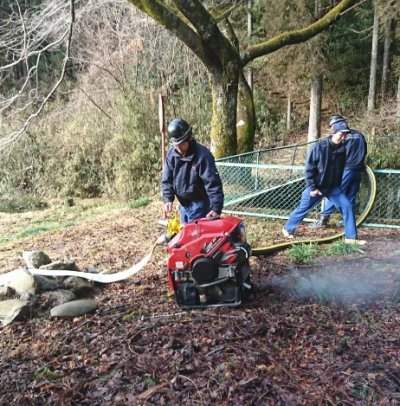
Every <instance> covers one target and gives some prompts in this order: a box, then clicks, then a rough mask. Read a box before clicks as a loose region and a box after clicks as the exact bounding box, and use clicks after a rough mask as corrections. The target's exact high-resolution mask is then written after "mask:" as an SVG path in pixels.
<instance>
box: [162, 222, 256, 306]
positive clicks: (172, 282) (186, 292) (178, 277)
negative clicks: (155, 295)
mask: <svg viewBox="0 0 400 406" xmlns="http://www.w3.org/2000/svg"><path fill="white" fill-rule="evenodd" d="M168 254H169V255H168V259H167V266H168V282H169V286H170V289H171V292H173V293H174V295H175V298H176V301H177V303H178V304H179V305H180V306H181V307H183V308H196V307H208V306H238V305H240V304H241V303H242V300H243V299H244V297H245V296H246V295H247V293H249V291H250V289H251V285H250V266H249V257H250V255H251V248H250V246H249V245H248V244H247V242H246V233H245V226H244V224H243V222H242V220H241V219H240V218H238V217H234V216H224V217H220V218H217V219H212V220H209V219H200V220H196V221H194V222H191V223H187V224H185V225H184V226H183V228H182V229H181V230H180V231H179V232H178V234H176V235H175V236H174V237H173V238H172V239H171V240H170V241H169V243H168Z"/></svg>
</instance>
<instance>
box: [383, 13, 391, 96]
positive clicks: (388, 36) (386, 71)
mask: <svg viewBox="0 0 400 406" xmlns="http://www.w3.org/2000/svg"><path fill="white" fill-rule="evenodd" d="M393 31H394V24H393V19H389V20H388V21H386V25H385V43H384V47H383V62H382V84H381V98H382V101H383V100H384V99H385V96H386V92H387V82H388V75H389V60H390V46H391V44H392V40H393Z"/></svg>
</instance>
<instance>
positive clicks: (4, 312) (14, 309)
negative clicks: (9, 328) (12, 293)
mask: <svg viewBox="0 0 400 406" xmlns="http://www.w3.org/2000/svg"><path fill="white" fill-rule="evenodd" d="M29 308H30V306H29V302H28V301H27V300H20V299H9V300H3V301H2V302H0V323H1V324H2V325H3V326H6V325H7V324H10V323H11V322H12V321H13V320H14V319H16V318H17V317H18V316H21V317H22V316H23V315H25V314H26V313H28V312H29Z"/></svg>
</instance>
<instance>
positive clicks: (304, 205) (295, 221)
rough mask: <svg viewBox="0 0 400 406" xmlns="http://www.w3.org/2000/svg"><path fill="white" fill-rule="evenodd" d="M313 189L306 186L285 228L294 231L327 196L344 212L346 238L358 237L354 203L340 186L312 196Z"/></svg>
mask: <svg viewBox="0 0 400 406" xmlns="http://www.w3.org/2000/svg"><path fill="white" fill-rule="evenodd" d="M310 192H311V189H310V188H308V187H307V188H306V189H305V190H304V191H303V194H302V196H301V200H300V203H299V205H298V206H297V207H296V208H295V209H294V210H293V211H292V213H291V214H290V216H289V219H288V220H287V222H286V224H285V226H284V228H285V229H286V230H287V231H288V232H289V233H293V232H294V230H295V229H296V228H297V227H298V226H299V224H300V223H301V222H302V221H303V219H304V217H306V215H307V214H308V213H309V212H310V211H311V210H312V209H313V208H314V207H315V206H316V205H317V204H318V203H319V202H320V201H321V200H322V199H323V198H324V197H327V198H328V199H329V200H330V201H331V202H332V203H333V204H334V205H335V207H336V208H337V209H338V210H339V211H340V212H341V213H342V215H343V222H344V235H345V237H346V238H351V239H356V238H357V228H356V220H355V216H354V210H353V205H352V204H351V203H350V201H349V199H348V198H347V197H346V195H345V194H344V193H343V192H342V189H341V188H340V187H337V186H335V187H333V188H331V189H328V191H326V192H325V193H323V194H322V195H321V196H315V197H311V196H310Z"/></svg>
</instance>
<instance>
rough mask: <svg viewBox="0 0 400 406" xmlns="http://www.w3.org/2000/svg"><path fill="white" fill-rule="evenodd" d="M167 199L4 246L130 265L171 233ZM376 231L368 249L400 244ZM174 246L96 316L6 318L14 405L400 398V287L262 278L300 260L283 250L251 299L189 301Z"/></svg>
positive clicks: (112, 294) (1, 364) (107, 289)
mask: <svg viewBox="0 0 400 406" xmlns="http://www.w3.org/2000/svg"><path fill="white" fill-rule="evenodd" d="M159 209H160V205H159V204H154V205H150V207H147V208H142V209H137V210H121V211H118V212H117V213H115V214H112V213H111V214H109V215H107V216H106V215H104V216H103V217H101V218H96V219H94V220H91V221H89V222H87V223H86V224H81V225H77V226H74V227H70V228H67V229H65V230H61V231H57V232H49V233H44V234H41V235H38V236H36V237H32V238H30V239H25V240H24V241H22V242H18V243H14V244H13V245H12V247H13V248H10V247H9V250H4V251H2V252H1V257H0V263H1V264H2V265H3V266H4V265H5V264H8V263H10V262H11V261H12V256H15V257H17V253H18V252H19V250H30V249H42V250H43V251H45V252H46V253H48V254H49V255H50V256H51V257H52V259H61V258H62V257H64V256H67V257H73V258H74V259H75V260H76V263H77V265H78V266H80V267H81V268H83V269H84V268H85V267H87V266H96V267H100V268H106V269H107V270H109V271H118V270H122V269H126V268H127V267H129V266H131V265H132V263H135V262H137V261H138V260H139V259H140V258H141V257H142V256H143V255H144V254H145V253H146V252H147V250H148V248H149V246H150V245H151V243H152V242H153V241H154V240H155V238H156V237H157V236H158V234H160V229H158V228H157V226H156V225H155V222H156V219H157V216H158V214H159ZM362 234H363V238H367V239H368V240H369V241H370V244H369V246H368V251H367V252H366V253H365V254H363V257H374V256H376V257H377V258H378V257H379V258H380V257H385V255H386V256H387V255H389V254H393V252H394V251H395V247H396V246H397V247H398V241H399V239H398V237H399V235H398V233H396V232H387V231H386V232H384V233H381V232H380V231H379V230H362ZM382 235H383V237H382ZM384 250H387V252H386V254H385V252H384ZM397 250H399V248H397ZM399 255H400V253H399V252H397V256H399ZM165 256H166V255H165V248H160V250H159V251H158V252H157V254H156V256H155V257H154V258H153V260H152V261H151V264H150V265H149V266H148V267H147V268H146V269H145V270H144V271H142V272H141V273H140V274H139V275H138V279H135V280H127V281H124V282H120V283H114V284H110V285H106V286H104V287H100V286H99V287H98V288H96V290H95V292H94V296H96V298H97V299H98V300H99V301H100V304H99V308H98V310H97V311H96V313H95V314H93V315H87V316H85V317H79V318H75V319H74V320H54V319H52V320H49V319H46V318H43V319H32V320H29V321H25V322H17V323H13V324H11V325H9V326H7V327H4V328H2V329H1V330H0V334H1V336H0V337H1V338H0V351H1V358H0V371H1V372H0V376H1V379H0V403H1V404H20V405H25V404H26V405H30V404H34V405H36V404H38V405H41V404H46V405H48V404H56V405H69V404H75V405H76V404H79V405H105V404H110V405H134V404H160V405H163V404H164V405H167V404H168V405H175V404H187V405H193V404H204V405H209V404H212V403H215V404H218V405H250V404H254V405H264V404H273V405H275V404H282V405H299V404H304V405H312V404H315V405H317V404H318V405H320V404H327V405H330V404H343V405H345V404H348V405H357V404H358V405H365V404H397V403H398V402H400V361H399V360H400V305H399V300H398V299H399V298H400V296H397V299H396V296H393V295H391V296H390V297H389V296H385V294H382V296H381V297H379V298H378V299H376V300H374V301H373V302H367V301H362V300H359V301H356V302H354V303H346V304H339V303H335V302H334V301H318V300H315V299H308V300H307V299H302V300H299V299H298V298H296V297H294V296H291V295H288V294H283V292H281V291H280V290H279V289H272V288H271V287H270V286H267V285H264V286H263V284H262V282H263V281H265V280H266V279H268V278H271V277H272V276H275V275H286V274H287V273H288V272H289V270H290V268H291V267H293V265H292V264H290V263H289V262H288V259H287V258H286V257H285V256H284V254H283V253H279V254H276V255H273V256H269V257H259V258H252V260H251V265H252V269H253V272H252V280H253V281H254V282H255V283H256V285H257V284H258V285H259V290H258V291H257V292H255V293H254V294H253V295H252V296H251V297H250V299H249V301H248V302H247V303H246V304H245V305H243V306H241V307H240V308H236V309H232V308H208V309H205V310H199V311H197V310H196V311H182V310H181V309H180V308H179V307H178V306H177V305H176V304H175V301H174V299H173V297H171V296H170V295H169V294H168V286H167V281H166V271H165V269H164V266H163V261H164V259H165ZM354 257H355V256H353V258H354ZM360 257H361V256H360ZM356 258H357V257H356ZM335 261H336V262H337V263H339V262H338V259H337V258H332V257H327V258H319V259H318V261H317V263H318V266H319V267H321V268H323V267H324V266H325V265H326V264H327V263H329V264H332V263H334V262H335ZM354 272H357V269H355V270H354ZM393 283H400V282H399V279H397V280H396V278H394V279H393ZM383 293H384V292H383Z"/></svg>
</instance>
